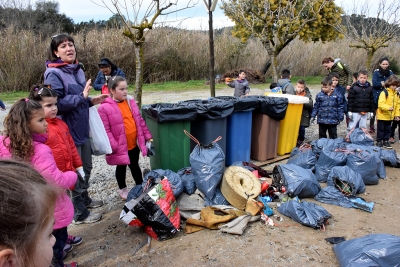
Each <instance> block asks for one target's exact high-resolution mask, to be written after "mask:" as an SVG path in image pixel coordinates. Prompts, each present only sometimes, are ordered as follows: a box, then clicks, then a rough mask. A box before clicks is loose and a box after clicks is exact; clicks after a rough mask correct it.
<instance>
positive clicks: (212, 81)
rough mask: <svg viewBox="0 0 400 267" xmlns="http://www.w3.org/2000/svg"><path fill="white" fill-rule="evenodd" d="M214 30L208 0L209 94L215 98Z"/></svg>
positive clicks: (209, 0)
mask: <svg viewBox="0 0 400 267" xmlns="http://www.w3.org/2000/svg"><path fill="white" fill-rule="evenodd" d="M213 33H214V30H213V16H212V11H211V0H208V34H209V43H210V92H211V97H215V75H214V34H213Z"/></svg>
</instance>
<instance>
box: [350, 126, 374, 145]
mask: <svg viewBox="0 0 400 267" xmlns="http://www.w3.org/2000/svg"><path fill="white" fill-rule="evenodd" d="M346 139H347V140H349V141H350V143H352V144H356V145H364V146H373V145H374V138H373V137H372V136H371V135H370V134H369V133H368V130H367V129H365V128H354V129H352V130H351V131H350V132H349V133H348V134H347V136H346Z"/></svg>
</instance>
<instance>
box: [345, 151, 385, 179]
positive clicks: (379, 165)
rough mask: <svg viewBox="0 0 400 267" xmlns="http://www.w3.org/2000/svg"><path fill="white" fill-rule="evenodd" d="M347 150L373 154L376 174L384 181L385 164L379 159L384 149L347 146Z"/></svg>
mask: <svg viewBox="0 0 400 267" xmlns="http://www.w3.org/2000/svg"><path fill="white" fill-rule="evenodd" d="M347 148H348V149H351V150H368V151H369V152H371V153H373V154H374V156H375V161H376V165H377V166H376V174H377V175H378V177H379V178H382V179H385V178H386V169H385V163H384V162H383V160H382V159H381V154H382V151H383V150H384V149H382V148H380V147H377V146H363V145H356V144H349V145H347Z"/></svg>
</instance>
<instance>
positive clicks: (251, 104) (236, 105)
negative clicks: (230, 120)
mask: <svg viewBox="0 0 400 267" xmlns="http://www.w3.org/2000/svg"><path fill="white" fill-rule="evenodd" d="M215 98H216V99H220V100H224V101H230V102H232V103H233V110H234V111H252V110H254V109H256V108H258V107H259V106H260V101H259V100H258V99H257V98H254V97H236V96H217V97H215ZM211 99H213V98H211Z"/></svg>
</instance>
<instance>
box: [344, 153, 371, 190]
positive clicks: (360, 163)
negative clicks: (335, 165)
mask: <svg viewBox="0 0 400 267" xmlns="http://www.w3.org/2000/svg"><path fill="white" fill-rule="evenodd" d="M346 165H347V166H349V167H350V169H352V170H353V171H355V172H358V173H359V174H361V177H362V179H363V180H364V184H366V185H375V184H378V183H379V177H378V176H377V175H376V173H377V171H376V170H377V164H376V160H375V156H374V154H373V153H371V152H370V151H368V150H360V151H357V150H355V151H354V153H350V154H349V155H348V156H347V162H346Z"/></svg>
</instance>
